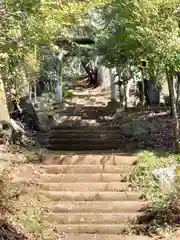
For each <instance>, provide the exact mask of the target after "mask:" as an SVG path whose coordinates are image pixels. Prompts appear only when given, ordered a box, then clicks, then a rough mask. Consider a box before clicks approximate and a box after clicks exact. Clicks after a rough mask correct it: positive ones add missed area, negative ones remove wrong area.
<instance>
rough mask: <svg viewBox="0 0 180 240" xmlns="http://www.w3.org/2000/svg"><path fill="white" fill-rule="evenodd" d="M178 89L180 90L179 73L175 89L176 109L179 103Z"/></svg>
mask: <svg viewBox="0 0 180 240" xmlns="http://www.w3.org/2000/svg"><path fill="white" fill-rule="evenodd" d="M179 91H180V74H179V73H178V75H177V91H176V107H177V109H178V103H179Z"/></svg>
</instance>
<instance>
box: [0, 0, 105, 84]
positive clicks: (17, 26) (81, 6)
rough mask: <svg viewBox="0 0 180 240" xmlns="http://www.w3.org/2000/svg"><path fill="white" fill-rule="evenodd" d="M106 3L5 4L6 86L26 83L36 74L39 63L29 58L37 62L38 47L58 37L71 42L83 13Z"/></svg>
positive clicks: (1, 64)
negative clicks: (21, 80)
mask: <svg viewBox="0 0 180 240" xmlns="http://www.w3.org/2000/svg"><path fill="white" fill-rule="evenodd" d="M105 2H106V0H100V1H95V0H93V1H52V2H51V1H50V2H49V1H48V0H44V1H41V0H32V1H29V0H28V1H24V0H4V1H3V6H2V9H0V31H1V34H0V71H1V74H2V75H3V78H4V79H5V80H6V82H8V83H9V82H10V83H11V85H12V84H15V85H16V84H17V82H19V81H20V79H22V78H24V77H25V76H26V77H28V79H25V81H27V80H29V78H31V75H32V74H33V73H34V69H36V70H35V72H37V71H38V70H39V62H36V61H29V59H28V57H29V56H30V55H31V59H38V58H37V54H38V52H37V51H36V50H37V49H38V48H39V46H44V45H49V46H51V45H53V44H54V41H55V39H56V38H57V37H61V36H63V37H66V38H71V33H72V30H73V29H74V26H75V25H76V24H78V23H79V22H81V21H82V19H83V17H84V13H85V12H86V10H87V9H88V8H90V7H93V6H99V5H101V4H104V3H105ZM27 56H28V57H27ZM27 69H28V71H27ZM23 81H24V79H23Z"/></svg>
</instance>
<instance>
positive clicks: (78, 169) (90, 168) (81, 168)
mask: <svg viewBox="0 0 180 240" xmlns="http://www.w3.org/2000/svg"><path fill="white" fill-rule="evenodd" d="M39 168H40V169H42V170H45V171H46V172H47V173H50V174H58V173H69V174H70V173H80V174H81V173H84V174H88V173H92V174H95V173H119V174H120V173H130V172H131V171H132V169H133V166H128V165H122V166H120V165H110V164H109V165H40V166H39Z"/></svg>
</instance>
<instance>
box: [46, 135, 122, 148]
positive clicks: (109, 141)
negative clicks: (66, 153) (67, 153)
mask: <svg viewBox="0 0 180 240" xmlns="http://www.w3.org/2000/svg"><path fill="white" fill-rule="evenodd" d="M121 142H122V137H114V138H99V137H97V138H96V137H89V138H87V137H86V136H83V138H79V137H78V135H77V136H76V137H75V138H72V137H71V136H68V137H64V138H63V137H59V138H53V137H52V138H50V139H49V145H51V146H52V145H53V146H54V145H58V144H59V145H63V146H64V145H65V144H66V145H68V146H69V143H71V145H78V146H82V145H83V146H86V145H101V144H105V145H115V146H117V145H118V144H119V146H120V143H121Z"/></svg>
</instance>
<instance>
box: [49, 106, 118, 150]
mask: <svg viewBox="0 0 180 240" xmlns="http://www.w3.org/2000/svg"><path fill="white" fill-rule="evenodd" d="M57 113H58V114H59V116H58V118H59V119H61V118H63V119H64V120H63V121H62V122H61V123H60V124H59V125H57V126H54V127H53V128H51V131H50V136H49V147H48V148H49V149H50V150H62V151H87V150H112V149H118V148H119V147H120V143H121V141H122V136H121V135H122V134H121V132H120V130H119V129H117V128H115V127H111V126H110V124H109V120H111V118H112V116H113V114H114V111H112V112H108V111H107V107H105V106H99V107H97V106H82V105H76V106H73V107H69V108H68V109H65V110H61V111H57V112H56V114H57Z"/></svg>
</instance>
